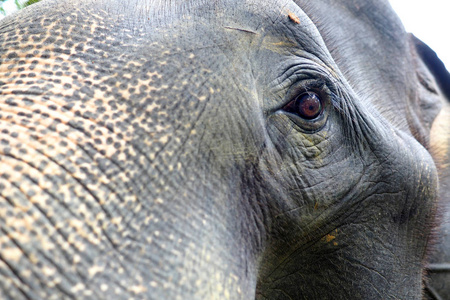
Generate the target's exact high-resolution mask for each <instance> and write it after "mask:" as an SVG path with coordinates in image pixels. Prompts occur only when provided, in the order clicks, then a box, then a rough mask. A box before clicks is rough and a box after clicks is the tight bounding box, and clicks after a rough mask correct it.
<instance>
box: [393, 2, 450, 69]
mask: <svg viewBox="0 0 450 300" xmlns="http://www.w3.org/2000/svg"><path fill="white" fill-rule="evenodd" d="M390 2H391V5H392V7H393V8H394V10H395V11H396V12H397V14H398V16H399V17H400V19H401V20H402V22H403V25H404V26H405V28H406V31H409V32H412V33H414V35H415V36H416V37H418V38H419V39H421V40H422V41H423V42H425V43H426V44H427V45H428V46H430V47H431V49H433V50H434V51H436V53H437V55H438V56H439V58H440V59H441V60H442V61H443V62H444V64H445V66H446V67H447V70H450V1H449V0H426V1H424V0H390Z"/></svg>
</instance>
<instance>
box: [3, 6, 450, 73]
mask: <svg viewBox="0 0 450 300" xmlns="http://www.w3.org/2000/svg"><path fill="white" fill-rule="evenodd" d="M38 1H39V0H0V19H1V18H2V17H4V16H5V15H8V14H10V13H12V12H14V11H16V10H18V9H20V8H23V7H25V6H27V5H31V4H33V3H35V2H38ZM390 2H391V5H392V7H393V8H394V10H395V11H396V12H397V14H398V15H399V17H400V19H401V20H402V22H403V24H404V25H405V28H406V30H407V31H409V32H412V33H414V35H415V36H417V37H418V38H419V39H421V40H422V41H424V42H425V43H426V44H428V46H430V47H431V48H432V49H433V50H434V51H436V53H437V54H438V56H439V57H440V59H441V60H442V61H443V62H444V64H445V66H446V67H447V70H450V0H426V1H424V0H390Z"/></svg>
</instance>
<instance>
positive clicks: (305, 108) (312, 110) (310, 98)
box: [283, 92, 323, 120]
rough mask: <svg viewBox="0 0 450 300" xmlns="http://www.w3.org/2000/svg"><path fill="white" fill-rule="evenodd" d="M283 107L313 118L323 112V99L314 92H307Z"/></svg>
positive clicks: (300, 115)
mask: <svg viewBox="0 0 450 300" xmlns="http://www.w3.org/2000/svg"><path fill="white" fill-rule="evenodd" d="M283 109H284V110H285V111H287V112H289V113H292V114H296V115H298V116H299V117H301V118H303V119H306V120H313V119H315V118H317V117H318V116H320V114H321V113H322V110H323V108H322V99H321V98H320V96H319V95H318V94H316V93H314V92H307V93H304V94H301V95H299V96H298V97H297V98H295V99H294V100H292V101H291V102H289V103H288V104H287V105H286V106H285V107H284V108H283Z"/></svg>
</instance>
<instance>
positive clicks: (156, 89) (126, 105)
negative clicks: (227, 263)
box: [0, 8, 228, 299]
mask: <svg viewBox="0 0 450 300" xmlns="http://www.w3.org/2000/svg"><path fill="white" fill-rule="evenodd" d="M14 18H16V19H14ZM80 20H83V22H80ZM9 22H11V23H13V24H15V25H14V26H8V24H9ZM125 22H126V21H125V20H124V19H120V18H119V19H117V18H111V17H110V16H109V15H108V14H107V13H106V12H102V13H98V12H95V13H93V12H89V11H88V9H87V8H83V9H79V10H78V9H74V10H71V12H70V13H61V12H59V11H57V10H55V11H54V12H53V13H51V12H47V11H46V12H41V14H38V13H35V14H31V13H30V14H28V15H27V14H26V12H24V13H23V14H22V15H20V16H16V17H11V18H9V21H8V20H7V21H6V22H4V23H3V25H4V26H3V27H2V28H1V29H0V165H1V168H2V170H1V172H0V228H1V231H0V282H1V291H0V298H9V299H22V298H27V297H29V298H36V299H37V298H40V299H61V298H60V297H61V295H63V296H64V297H68V298H73V297H77V298H87V299H100V298H102V297H103V296H104V295H105V293H107V294H108V295H111V297H114V298H116V299H119V298H123V299H132V298H133V297H135V298H143V297H144V296H143V295H147V294H151V289H152V288H156V287H157V286H155V285H156V282H155V281H154V278H153V279H152V278H149V276H148V272H149V269H148V267H146V266H148V265H152V264H157V265H159V264H160V259H159V257H156V256H155V255H156V254H155V253H152V251H150V250H149V249H151V248H152V247H157V248H158V249H165V250H164V251H165V252H167V257H169V259H172V260H174V261H176V260H179V259H180V258H183V257H186V259H190V260H191V261H192V262H193V263H195V262H196V261H198V258H197V256H198V255H197V251H194V250H195V249H193V248H192V247H194V248H195V245H193V246H192V247H191V249H190V248H189V247H188V246H187V245H185V244H187V243H188V239H178V240H175V241H173V244H175V245H176V246H172V247H170V248H169V247H167V246H166V244H165V243H164V242H161V239H158V238H157V237H158V236H159V235H161V234H163V233H162V232H160V231H151V232H150V234H148V235H147V234H145V235H144V234H143V233H142V232H143V229H144V228H149V227H151V226H152V225H153V224H156V223H158V222H165V223H167V224H172V225H171V226H175V225H174V224H175V223H176V222H178V220H177V219H176V218H174V215H177V214H179V213H177V210H180V211H181V210H182V208H181V204H180V203H176V202H173V203H171V211H169V212H167V211H165V210H163V208H161V206H162V204H163V203H164V201H163V200H162V199H161V198H157V197H154V196H155V195H163V194H164V195H166V197H165V199H175V198H177V197H180V195H178V194H179V193H180V192H179V191H176V190H171V189H170V188H169V186H170V185H169V184H168V183H169V182H171V181H177V180H181V178H184V179H185V180H186V178H187V179H188V180H191V181H194V180H197V179H198V178H199V175H198V174H195V172H194V171H193V170H194V169H195V168H193V167H191V166H192V164H193V163H194V162H196V161H197V160H196V159H195V158H194V157H189V156H186V154H185V153H184V152H182V151H180V147H184V148H185V149H198V148H199V147H198V145H197V144H195V142H193V140H195V139H193V137H194V136H196V135H197V134H198V132H197V131H196V129H195V126H196V122H198V120H199V119H200V117H201V115H202V113H204V112H205V109H206V102H207V101H206V100H207V99H208V97H209V96H210V95H211V94H212V93H218V91H217V89H216V87H213V86H208V85H207V84H204V82H205V78H206V76H209V77H211V76H210V75H208V74H209V73H210V71H209V70H208V68H207V66H204V67H203V66H202V62H201V61H199V60H198V58H197V57H196V56H195V55H194V54H193V53H189V52H188V53H185V52H182V51H181V49H178V48H177V47H176V45H167V44H163V43H160V42H158V41H152V42H148V41H147V39H148V37H147V36H146V33H145V32H143V31H140V30H137V29H133V28H131V29H127V28H124V23H125ZM177 51H178V53H181V54H180V55H181V58H176V59H174V53H177ZM149 53H153V57H152V58H151V59H149V57H148V55H149ZM194 60H196V61H195V63H194ZM180 70H181V71H180ZM186 73H190V75H189V76H186ZM169 78H170V79H169ZM188 96H189V97H188ZM177 97H178V98H185V99H189V100H187V101H186V102H184V103H183V107H180V102H179V101H173V100H174V99H176V98H177ZM211 180H212V179H211ZM74 199H76V201H74ZM182 215H183V216H184V215H186V216H187V217H189V216H190V217H191V218H192V222H191V223H190V224H187V225H186V226H184V229H185V230H186V231H189V230H190V227H196V228H198V227H201V226H205V225H204V224H212V223H213V221H212V220H208V217H207V216H204V217H202V216H200V215H199V213H198V212H196V213H194V212H190V211H188V210H186V209H184V210H183V214H182ZM193 215H194V216H196V217H192V216H193ZM169 226H170V225H169ZM147 231H148V230H147ZM192 232H195V230H192ZM193 238H194V239H197V240H199V239H202V238H205V237H200V236H199V237H196V236H194V237H193ZM169 240H170V239H169ZM36 249H38V250H36ZM208 251H212V249H205V253H208ZM37 253H38V254H39V255H37ZM137 254H139V255H137ZM169 268H170V267H169V264H167V265H164V266H161V267H158V269H157V270H152V272H154V273H157V274H159V275H161V274H169V273H170V272H171V270H170V269H169ZM161 276H162V275H161ZM220 276H224V275H223V274H221V275H220ZM182 280H186V278H178V277H174V278H172V279H170V280H169V279H168V280H167V281H166V283H165V284H164V287H162V288H164V289H170V288H172V290H175V288H174V287H178V286H179V285H180V284H182ZM207 280H208V278H202V280H200V279H197V281H198V283H199V284H200V286H201V287H204V286H205V284H204V282H206V281H207ZM112 283H114V284H112ZM188 285H189V284H188ZM225 292H228V291H223V292H221V294H222V295H223V293H225ZM144 298H145V297H144ZM222 299H224V298H223V297H222Z"/></svg>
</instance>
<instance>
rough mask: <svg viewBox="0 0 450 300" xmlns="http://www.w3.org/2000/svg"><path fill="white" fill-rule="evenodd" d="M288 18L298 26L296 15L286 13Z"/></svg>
mask: <svg viewBox="0 0 450 300" xmlns="http://www.w3.org/2000/svg"><path fill="white" fill-rule="evenodd" d="M288 17H289V20H291V21H292V22H294V23H296V24H300V18H299V17H297V15H296V14H294V13H293V12H291V11H288Z"/></svg>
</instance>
